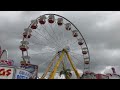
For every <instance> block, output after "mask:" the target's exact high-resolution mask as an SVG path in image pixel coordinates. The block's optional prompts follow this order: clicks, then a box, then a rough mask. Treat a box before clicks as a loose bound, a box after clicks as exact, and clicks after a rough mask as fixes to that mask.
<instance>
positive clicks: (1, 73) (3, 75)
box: [0, 66, 14, 79]
mask: <svg viewBox="0 0 120 90" xmlns="http://www.w3.org/2000/svg"><path fill="white" fill-rule="evenodd" d="M13 72H14V68H10V67H1V66H0V79H12V78H13Z"/></svg>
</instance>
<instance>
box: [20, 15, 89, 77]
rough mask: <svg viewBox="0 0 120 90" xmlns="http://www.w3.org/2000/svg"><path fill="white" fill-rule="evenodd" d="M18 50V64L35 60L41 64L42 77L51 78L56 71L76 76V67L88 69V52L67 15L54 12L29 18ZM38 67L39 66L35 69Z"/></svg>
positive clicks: (80, 35) (68, 75)
mask: <svg viewBox="0 0 120 90" xmlns="http://www.w3.org/2000/svg"><path fill="white" fill-rule="evenodd" d="M22 36H23V39H22V41H21V45H20V47H19V48H20V50H21V51H22V59H23V60H22V61H21V65H22V66H24V65H29V64H30V60H31V61H32V60H39V61H40V63H39V64H40V65H39V66H41V67H42V64H44V65H43V67H45V68H46V69H45V72H44V74H43V75H42V77H41V78H42V79H43V78H45V76H46V75H47V74H48V73H49V76H48V78H49V79H54V76H55V74H56V73H57V72H60V75H61V74H64V75H65V77H66V78H67V79H69V78H70V77H71V76H72V73H71V72H72V71H73V72H74V73H75V75H76V78H80V73H79V72H78V70H77V69H83V72H86V71H89V70H90V55H89V50H88V47H87V44H86V42H85V39H84V37H83V36H82V34H81V32H80V30H79V29H78V28H77V27H76V26H75V25H74V24H73V23H72V22H71V21H69V20H68V19H66V18H65V17H63V16H60V15H58V14H44V15H41V16H39V17H38V18H36V19H35V20H32V21H31V24H30V25H29V26H28V27H27V28H25V29H24V32H23V35H22ZM39 71H40V70H39Z"/></svg>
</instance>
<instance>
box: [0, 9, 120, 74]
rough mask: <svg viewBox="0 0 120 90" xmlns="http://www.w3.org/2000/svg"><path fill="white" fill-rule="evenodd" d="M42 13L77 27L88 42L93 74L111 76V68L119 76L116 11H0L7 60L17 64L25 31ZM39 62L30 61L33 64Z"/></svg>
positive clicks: (0, 37)
mask: <svg viewBox="0 0 120 90" xmlns="http://www.w3.org/2000/svg"><path fill="white" fill-rule="evenodd" d="M44 13H56V14H60V15H62V16H64V17H66V18H67V19H69V20H70V21H71V22H72V23H74V24H75V25H76V27H77V28H78V29H79V30H80V32H81V33H82V35H83V37H84V38H85V40H86V42H87V45H88V48H89V52H90V57H91V64H90V65H91V70H92V71H93V72H96V73H104V72H111V70H110V67H111V66H114V67H115V68H116V71H117V72H118V73H120V71H119V70H120V55H119V54H120V35H119V34H120V31H119V29H120V18H119V16H120V12H119V11H113V12H112V11H9V12H8V11H0V45H1V46H2V48H3V49H7V50H8V52H9V58H10V59H13V60H14V61H15V62H16V63H19V62H20V60H21V51H20V50H19V45H20V41H21V39H22V33H23V31H24V28H26V27H28V25H29V24H30V21H31V20H32V19H36V18H37V17H39V16H40V15H42V14H44ZM42 60H44V59H42ZM41 62H44V61H41ZM41 62H40V61H39V60H38V59H37V60H32V63H34V64H38V63H39V64H40V63H41ZM43 67H44V65H43Z"/></svg>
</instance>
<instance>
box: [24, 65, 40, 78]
mask: <svg viewBox="0 0 120 90" xmlns="http://www.w3.org/2000/svg"><path fill="white" fill-rule="evenodd" d="M25 70H27V71H28V72H30V73H31V74H32V77H31V78H33V79H37V76H38V66H37V65H32V64H30V65H28V66H26V67H25Z"/></svg>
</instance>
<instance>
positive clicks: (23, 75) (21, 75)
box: [15, 69, 31, 79]
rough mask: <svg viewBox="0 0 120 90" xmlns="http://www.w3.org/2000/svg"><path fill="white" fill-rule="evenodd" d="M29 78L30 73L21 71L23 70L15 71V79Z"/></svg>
mask: <svg viewBox="0 0 120 90" xmlns="http://www.w3.org/2000/svg"><path fill="white" fill-rule="evenodd" d="M30 77H31V73H30V72H28V71H26V70H23V69H16V75H15V79H29V78H30Z"/></svg>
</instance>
